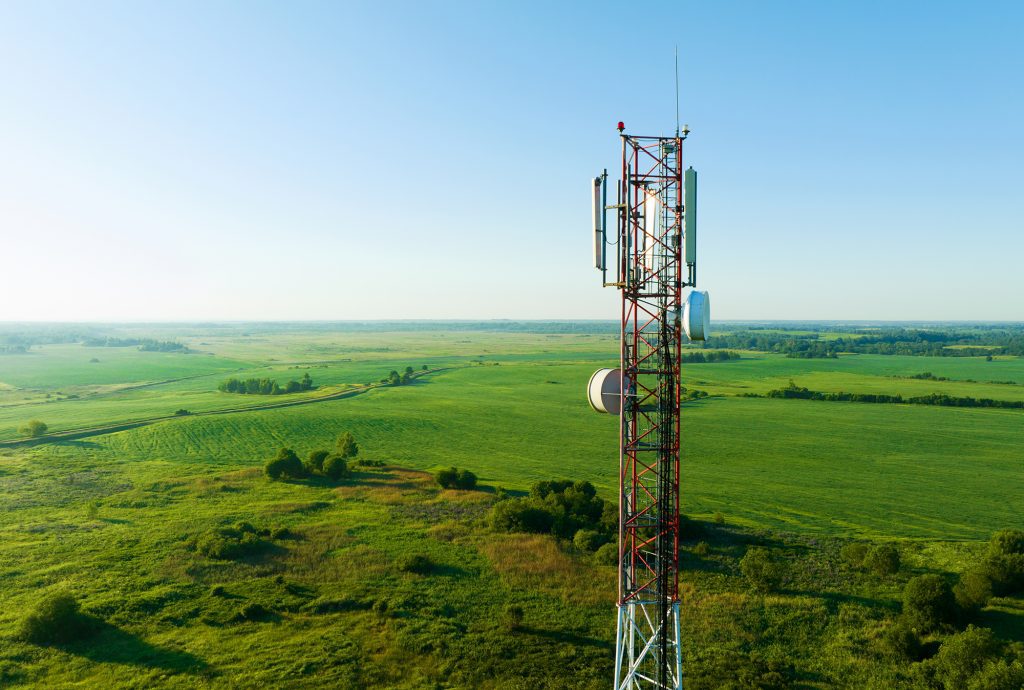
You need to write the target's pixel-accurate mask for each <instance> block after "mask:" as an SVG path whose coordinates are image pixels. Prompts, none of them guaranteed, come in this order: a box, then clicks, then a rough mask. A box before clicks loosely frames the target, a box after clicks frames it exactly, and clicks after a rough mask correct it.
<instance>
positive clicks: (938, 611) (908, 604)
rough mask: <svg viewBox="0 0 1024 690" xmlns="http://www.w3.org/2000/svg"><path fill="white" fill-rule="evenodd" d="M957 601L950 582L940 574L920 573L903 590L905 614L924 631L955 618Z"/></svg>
mask: <svg viewBox="0 0 1024 690" xmlns="http://www.w3.org/2000/svg"><path fill="white" fill-rule="evenodd" d="M954 614H955V602H954V598H953V591H952V590H951V589H950V587H949V583H948V582H946V580H945V579H943V578H942V577H940V576H938V575H918V576H917V577H915V578H911V580H910V581H909V582H907V586H906V587H905V588H904V590H903V616H904V617H905V619H906V621H907V623H908V624H909V625H910V626H912V627H913V628H915V629H916V630H918V631H919V632H922V633H927V632H931V631H933V630H935V629H936V628H938V627H939V626H941V625H942V624H944V623H949V622H951V621H952V620H953V617H954Z"/></svg>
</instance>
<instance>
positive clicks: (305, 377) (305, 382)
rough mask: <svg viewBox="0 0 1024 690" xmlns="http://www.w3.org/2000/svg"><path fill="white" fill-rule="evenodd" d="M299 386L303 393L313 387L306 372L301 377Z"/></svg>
mask: <svg viewBox="0 0 1024 690" xmlns="http://www.w3.org/2000/svg"><path fill="white" fill-rule="evenodd" d="M300 386H301V388H302V390H304V391H308V390H309V389H311V388H312V387H313V379H312V378H311V377H310V375H309V372H308V371H307V372H306V373H305V374H303V375H302V381H301V383H300Z"/></svg>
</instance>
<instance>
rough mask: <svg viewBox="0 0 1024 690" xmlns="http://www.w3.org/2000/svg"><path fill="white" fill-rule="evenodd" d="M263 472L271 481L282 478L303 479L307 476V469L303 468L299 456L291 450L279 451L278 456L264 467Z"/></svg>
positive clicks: (283, 449) (282, 449)
mask: <svg viewBox="0 0 1024 690" xmlns="http://www.w3.org/2000/svg"><path fill="white" fill-rule="evenodd" d="M263 471H264V472H265V473H266V475H267V476H268V477H270V478H271V479H280V478H281V477H290V478H292V479H301V478H302V477H305V476H306V468H305V467H303V465H302V461H301V460H299V456H298V455H296V454H295V451H294V450H292V449H291V448H281V449H280V450H278V451H277V455H276V456H275V457H274V459H273V460H271V461H270V462H268V463H267V464H266V466H264V468H263Z"/></svg>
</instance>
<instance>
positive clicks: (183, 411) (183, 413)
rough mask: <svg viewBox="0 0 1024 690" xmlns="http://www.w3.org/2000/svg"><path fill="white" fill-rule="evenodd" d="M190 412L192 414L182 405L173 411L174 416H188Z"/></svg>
mask: <svg viewBox="0 0 1024 690" xmlns="http://www.w3.org/2000/svg"><path fill="white" fill-rule="evenodd" d="M190 414H192V412H191V410H186V409H185V408H184V407H182V408H179V409H177V410H175V411H174V415H175V416H176V417H186V416H188V415H190Z"/></svg>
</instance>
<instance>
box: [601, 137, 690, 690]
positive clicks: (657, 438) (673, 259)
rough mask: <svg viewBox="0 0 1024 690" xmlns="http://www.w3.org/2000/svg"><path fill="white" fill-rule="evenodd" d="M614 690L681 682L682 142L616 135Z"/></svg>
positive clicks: (685, 277) (686, 275)
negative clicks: (618, 329) (618, 306)
mask: <svg viewBox="0 0 1024 690" xmlns="http://www.w3.org/2000/svg"><path fill="white" fill-rule="evenodd" d="M621 138H622V177H621V181H620V183H619V189H618V194H617V196H618V203H617V205H616V206H617V208H618V238H617V242H618V247H617V249H618V252H619V256H618V257H617V258H618V261H617V265H618V272H619V275H618V287H619V288H620V289H621V292H622V340H621V361H620V368H621V372H622V389H621V390H622V393H621V395H622V401H621V403H622V405H621V415H620V422H621V426H620V453H619V589H618V625H617V639H616V650H615V669H616V670H615V687H616V689H617V690H650V689H652V688H670V689H677V688H681V687H682V652H681V648H680V640H679V633H680V629H679V628H680V620H679V608H680V607H679V477H680V445H679V439H680V419H679V404H680V364H681V345H682V337H683V334H682V329H681V327H680V314H681V306H682V300H683V294H682V292H683V288H685V287H688V286H692V285H693V283H694V279H695V275H694V274H695V268H694V267H693V266H692V265H687V264H686V263H684V260H683V248H682V237H683V220H684V212H685V210H684V208H683V203H684V193H683V192H684V189H683V167H682V144H683V138H682V137H680V136H678V135H677V136H675V137H645V136H631V135H626V134H621Z"/></svg>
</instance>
